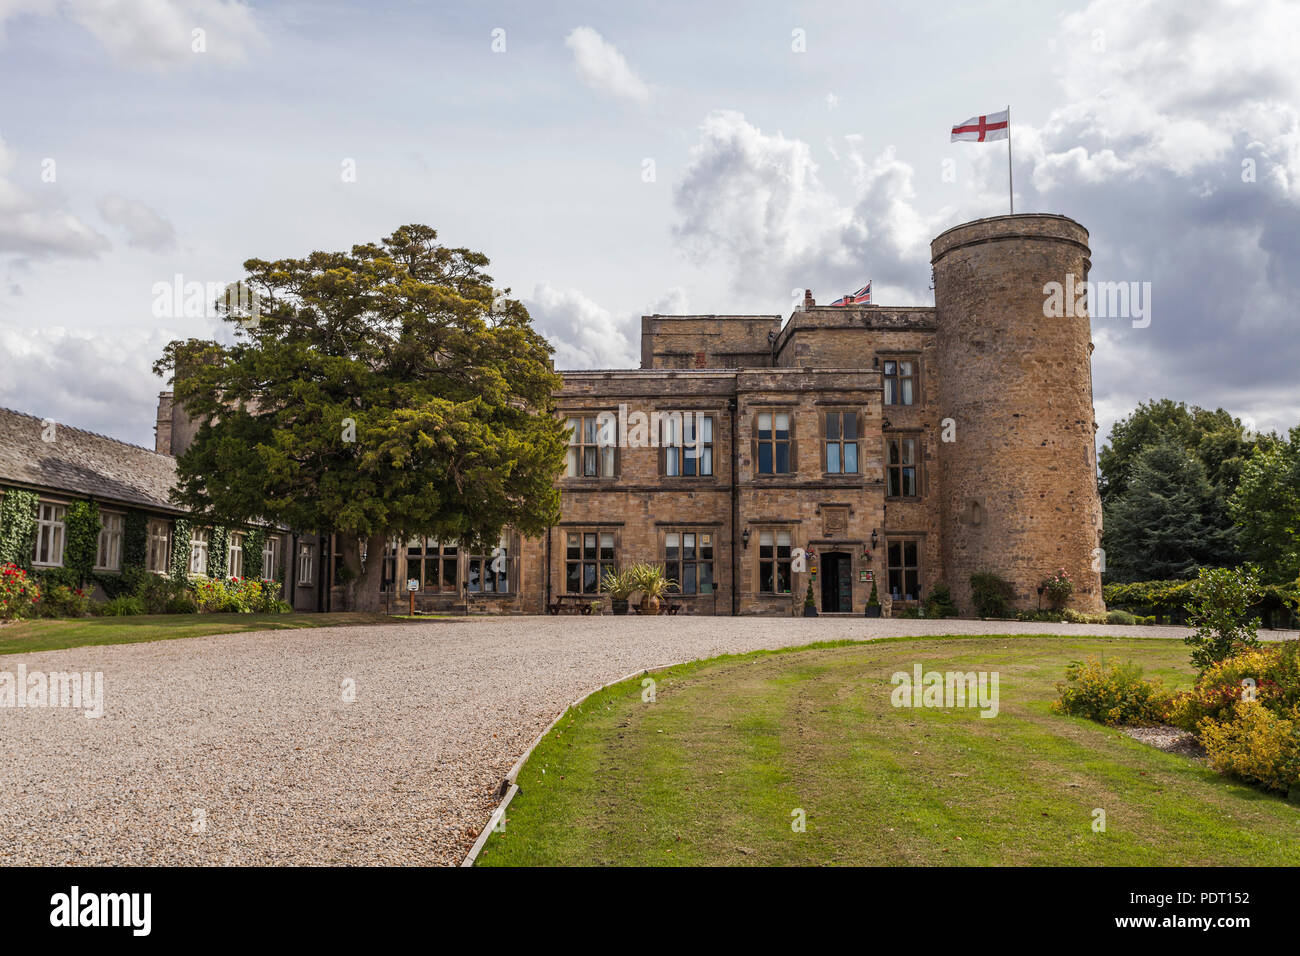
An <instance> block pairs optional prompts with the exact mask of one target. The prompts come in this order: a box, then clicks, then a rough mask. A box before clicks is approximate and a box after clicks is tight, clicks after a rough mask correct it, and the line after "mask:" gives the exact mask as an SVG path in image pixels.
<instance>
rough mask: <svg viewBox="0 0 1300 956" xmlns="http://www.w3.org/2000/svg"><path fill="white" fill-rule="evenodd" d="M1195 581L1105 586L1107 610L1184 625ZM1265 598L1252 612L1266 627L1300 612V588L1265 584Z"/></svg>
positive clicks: (1282, 623)
mask: <svg viewBox="0 0 1300 956" xmlns="http://www.w3.org/2000/svg"><path fill="white" fill-rule="evenodd" d="M1195 584H1196V581H1195V580H1191V581H1177V580H1175V581H1133V582H1131V583H1128V584H1107V585H1104V586H1103V587H1102V590H1101V593H1102V598H1103V599H1104V600H1105V602H1106V607H1107V608H1112V609H1113V608H1122V609H1123V610H1126V611H1131V612H1133V613H1134V614H1142V615H1149V614H1154V615H1156V616H1157V617H1158V618H1160V619H1161V622H1162V623H1163V622H1165V621H1166V620H1168V621H1177V622H1181V621H1184V620H1186V618H1187V610H1186V608H1187V603H1188V602H1189V601H1190V600H1191V599H1192V588H1193V586H1194V585H1195ZM1260 590H1261V591H1263V593H1264V596H1263V598H1262V599H1261V600H1260V601H1259V602H1258V603H1257V604H1255V605H1253V606H1252V610H1253V611H1255V613H1257V614H1259V616H1260V618H1261V619H1262V620H1263V621H1264V622H1265V624H1266V625H1268V624H1272V623H1274V622H1275V621H1276V623H1278V624H1280V625H1282V626H1286V625H1287V624H1288V623H1291V622H1293V621H1294V619H1295V617H1296V614H1297V613H1298V612H1300V588H1297V587H1295V586H1294V585H1293V586H1289V587H1288V586H1283V585H1278V584H1265V585H1261V587H1260Z"/></svg>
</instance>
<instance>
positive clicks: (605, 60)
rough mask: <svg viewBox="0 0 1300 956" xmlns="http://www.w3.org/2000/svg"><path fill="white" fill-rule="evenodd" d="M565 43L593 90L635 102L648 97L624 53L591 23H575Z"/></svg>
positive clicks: (580, 74)
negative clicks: (583, 24) (594, 28)
mask: <svg viewBox="0 0 1300 956" xmlns="http://www.w3.org/2000/svg"><path fill="white" fill-rule="evenodd" d="M564 45H565V46H567V47H568V48H569V49H570V50H572V51H573V65H574V67H575V68H576V69H577V71H578V76H580V77H581V78H582V82H584V83H586V84H587V85H588V86H590V87H591V88H592V89H593V90H598V91H599V92H601V93H608V94H610V95H611V96H615V97H618V98H620V99H625V100H632V101H633V102H637V103H644V102H646V101H647V100H648V99H650V87H649V86H647V85H646V83H645V81H644V80H642V79H641V77H639V76H637V75H636V73H635V72H633V70H632V68H631V67H630V66H628V65H627V60H625V59H624V58H623V54H622V53H620V52H618V48H617V47H615V46H614V44H612V43H610V42H609V41H607V40H606V39H605V38H604V37H602V36H601V35H600V34H599V33H597V32H596V31H595V30H593V29H592V28H591V27H576V28H575V29H574V30H573V32H572V33H570V34H569V35H568V36H567V37H565V38H564Z"/></svg>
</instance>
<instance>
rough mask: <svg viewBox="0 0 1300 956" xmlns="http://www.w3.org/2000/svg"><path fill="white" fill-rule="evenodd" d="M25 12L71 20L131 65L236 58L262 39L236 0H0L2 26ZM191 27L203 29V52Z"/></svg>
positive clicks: (151, 66)
mask: <svg viewBox="0 0 1300 956" xmlns="http://www.w3.org/2000/svg"><path fill="white" fill-rule="evenodd" d="M24 15H27V16H45V17H62V18H66V19H69V20H72V21H73V22H75V23H77V24H78V25H80V26H81V27H83V28H85V29H86V30H87V31H89V32H90V34H91V35H92V36H94V37H95V39H96V40H98V41H99V43H100V44H101V45H102V46H103V47H104V49H106V50H107V51H108V52H109V54H110V55H111V56H112V57H113V59H114V60H116V61H117V62H118V63H120V64H122V65H123V66H128V67H132V68H143V69H154V70H162V69H168V68H171V67H175V66H181V65H185V64H188V63H195V62H198V61H200V60H204V59H209V60H215V61H218V62H223V63H229V62H238V61H241V60H243V59H245V58H246V56H247V55H248V53H249V52H251V51H252V50H253V49H255V48H257V47H259V46H261V45H262V44H263V43H264V42H265V38H264V36H263V35H262V32H261V30H260V29H259V27H258V24H257V20H256V18H255V16H254V13H253V8H252V7H250V6H248V5H247V4H245V3H241V2H239V0H0V30H2V29H3V28H4V26H5V24H6V22H7V21H9V20H12V19H15V18H17V17H20V16H24ZM195 30H202V31H203V47H204V50H203V52H201V53H200V52H196V51H195V50H194V43H195V37H194V31H195Z"/></svg>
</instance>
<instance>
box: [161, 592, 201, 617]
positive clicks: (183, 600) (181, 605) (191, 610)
mask: <svg viewBox="0 0 1300 956" xmlns="http://www.w3.org/2000/svg"><path fill="white" fill-rule="evenodd" d="M198 610H199V605H198V602H197V601H195V600H194V595H192V594H176V595H173V596H172V597H170V598H168V599H167V604H166V606H165V608H164V613H166V614H197V613H198Z"/></svg>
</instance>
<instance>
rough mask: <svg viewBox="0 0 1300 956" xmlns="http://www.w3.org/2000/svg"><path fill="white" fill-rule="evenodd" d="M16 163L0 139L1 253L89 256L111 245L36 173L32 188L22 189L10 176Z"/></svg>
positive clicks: (47, 256) (34, 257) (68, 256)
mask: <svg viewBox="0 0 1300 956" xmlns="http://www.w3.org/2000/svg"><path fill="white" fill-rule="evenodd" d="M15 165H16V160H15V158H14V156H13V154H12V152H10V150H8V149H7V148H6V147H5V144H4V141H3V140H0V254H4V253H11V254H14V255H17V256H18V257H20V258H30V259H44V258H57V257H66V258H87V257H93V256H96V255H98V254H99V253H100V252H103V251H104V250H105V249H107V248H109V242H108V239H107V238H105V237H104V236H103V235H101V234H100V233H98V232H96V231H95V230H94V229H92V228H91V227H90V226H88V225H86V224H85V223H84V222H82V221H81V220H80V219H78V218H77V217H76V216H75V215H73V214H72V213H71V212H68V211H67V210H66V209H64V208H62V206H61V203H60V199H59V197H60V194H59V193H58V192H56V191H55V189H54V186H53V184H42V183H41V182H40V180H39V177H38V176H37V175H36V174H35V172H33V174H32V177H31V179H32V182H33V184H34V185H33V186H32V188H30V189H26V190H24V189H20V188H19V187H18V186H17V185H16V184H15V183H14V182H13V181H12V178H11V174H12V173H13V171H14V168H15ZM33 168H35V167H33ZM42 189H44V190H45V192H44V193H43V194H42V192H41V190H42Z"/></svg>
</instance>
